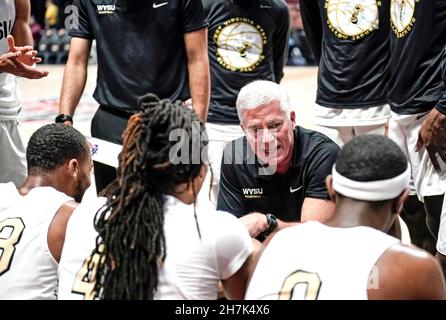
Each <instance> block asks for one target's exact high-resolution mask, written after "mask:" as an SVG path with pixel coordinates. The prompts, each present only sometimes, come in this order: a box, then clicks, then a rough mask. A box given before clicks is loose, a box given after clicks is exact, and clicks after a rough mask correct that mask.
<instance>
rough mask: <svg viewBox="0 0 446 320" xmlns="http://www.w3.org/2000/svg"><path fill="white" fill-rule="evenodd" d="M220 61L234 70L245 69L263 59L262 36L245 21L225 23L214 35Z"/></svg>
mask: <svg viewBox="0 0 446 320" xmlns="http://www.w3.org/2000/svg"><path fill="white" fill-rule="evenodd" d="M216 42H217V54H218V56H219V60H220V59H221V60H222V61H220V63H221V64H222V65H224V66H225V67H226V68H228V69H231V70H234V71H247V70H246V69H247V68H248V69H249V68H251V67H253V66H255V65H256V64H257V63H258V62H259V61H260V60H261V59H264V57H263V55H262V53H263V37H262V35H261V33H260V32H259V30H258V29H257V28H256V27H255V26H254V25H252V24H250V23H247V22H234V23H230V24H227V25H225V26H224V27H223V28H222V29H220V30H219V33H218V34H217V35H216Z"/></svg>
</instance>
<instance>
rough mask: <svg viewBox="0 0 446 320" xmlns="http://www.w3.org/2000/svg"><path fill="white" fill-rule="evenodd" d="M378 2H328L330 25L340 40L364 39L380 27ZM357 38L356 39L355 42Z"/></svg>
mask: <svg viewBox="0 0 446 320" xmlns="http://www.w3.org/2000/svg"><path fill="white" fill-rule="evenodd" d="M378 6H381V2H380V1H376V0H327V1H326V4H325V8H326V10H327V17H328V24H329V26H330V29H331V31H332V32H333V33H335V35H336V36H337V37H338V38H346V39H347V38H351V37H357V36H361V37H364V36H366V35H367V34H369V33H370V32H372V31H373V30H375V29H376V28H378V25H379V15H378V13H379V12H378ZM355 39H356V38H354V40H355Z"/></svg>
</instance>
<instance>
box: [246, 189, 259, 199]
mask: <svg viewBox="0 0 446 320" xmlns="http://www.w3.org/2000/svg"><path fill="white" fill-rule="evenodd" d="M242 191H243V195H244V196H245V198H251V199H252V198H261V197H262V196H263V188H242Z"/></svg>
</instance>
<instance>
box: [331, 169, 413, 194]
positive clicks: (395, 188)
mask: <svg viewBox="0 0 446 320" xmlns="http://www.w3.org/2000/svg"><path fill="white" fill-rule="evenodd" d="M332 175H333V188H334V189H335V191H336V192H339V193H340V194H342V195H344V196H346V197H349V198H352V199H357V200H363V201H383V200H390V199H395V198H396V197H398V196H399V195H400V194H401V192H403V191H404V190H405V189H406V188H407V187H409V183H410V166H409V165H408V166H407V169H406V171H404V172H403V173H402V174H400V175H399V176H396V177H393V178H390V179H385V180H376V181H355V180H351V179H349V178H346V177H344V176H342V175H341V174H339V173H338V172H337V171H336V168H335V166H333V170H332Z"/></svg>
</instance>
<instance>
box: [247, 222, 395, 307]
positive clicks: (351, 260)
mask: <svg viewBox="0 0 446 320" xmlns="http://www.w3.org/2000/svg"><path fill="white" fill-rule="evenodd" d="M398 242H399V240H398V239H396V238H393V237H391V236H388V235H386V234H385V233H383V232H381V231H378V230H376V229H372V228H369V227H354V228H333V227H328V226H326V225H323V224H321V223H319V222H313V221H312V222H306V223H304V224H301V225H298V226H294V227H290V228H286V229H284V230H282V231H280V232H278V233H277V234H276V235H275V236H274V238H273V239H272V240H271V242H270V243H269V245H268V246H267V247H266V249H265V251H264V252H263V254H262V256H261V258H260V260H259V262H258V264H257V267H256V269H255V271H254V274H253V277H252V279H251V282H250V284H249V287H248V289H247V292H246V299H249V300H254V299H283V300H289V299H293V300H304V299H307V300H344V299H346V300H362V299H367V298H368V296H367V289H373V288H377V286H379V283H378V278H379V270H374V276H376V277H374V279H369V274H370V272H371V271H372V269H373V268H374V266H375V263H376V262H377V260H378V259H379V258H380V256H381V255H382V254H383V253H384V251H386V250H387V249H388V248H389V247H390V246H392V245H394V244H396V243H398Z"/></svg>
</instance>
